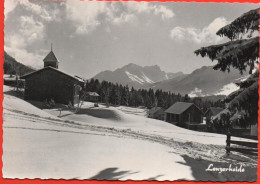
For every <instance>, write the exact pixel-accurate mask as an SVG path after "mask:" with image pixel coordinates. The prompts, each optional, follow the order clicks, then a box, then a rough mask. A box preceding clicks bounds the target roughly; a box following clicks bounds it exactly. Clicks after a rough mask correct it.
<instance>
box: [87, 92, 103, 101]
mask: <svg viewBox="0 0 260 184" xmlns="http://www.w3.org/2000/svg"><path fill="white" fill-rule="evenodd" d="M99 98H100V96H99V94H98V93H96V92H87V93H86V100H87V101H90V102H99Z"/></svg>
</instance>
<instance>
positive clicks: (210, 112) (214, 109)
mask: <svg viewBox="0 0 260 184" xmlns="http://www.w3.org/2000/svg"><path fill="white" fill-rule="evenodd" d="M223 110H224V109H223V108H220V107H210V108H209V109H208V110H207V111H206V112H205V114H204V117H206V120H208V121H210V120H211V119H212V117H213V116H216V115H217V114H218V113H220V112H221V111H223Z"/></svg>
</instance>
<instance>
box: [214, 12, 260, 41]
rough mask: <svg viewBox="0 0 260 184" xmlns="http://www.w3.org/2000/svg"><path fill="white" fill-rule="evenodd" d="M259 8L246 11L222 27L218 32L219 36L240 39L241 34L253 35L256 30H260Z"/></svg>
mask: <svg viewBox="0 0 260 184" xmlns="http://www.w3.org/2000/svg"><path fill="white" fill-rule="evenodd" d="M259 19H260V15H259V8H257V9H254V10H251V11H249V12H247V13H244V14H243V15H242V16H240V17H238V18H237V19H236V20H234V21H233V22H231V24H228V25H226V26H225V27H223V28H221V29H220V30H219V31H218V32H217V33H216V34H217V35H219V36H226V37H228V38H229V39H231V40H234V39H238V38H239V37H240V35H244V34H246V33H249V37H250V36H252V33H253V32H254V31H257V32H258V30H259Z"/></svg>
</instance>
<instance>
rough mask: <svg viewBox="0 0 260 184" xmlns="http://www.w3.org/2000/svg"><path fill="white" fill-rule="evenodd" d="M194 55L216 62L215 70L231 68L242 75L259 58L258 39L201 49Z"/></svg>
mask: <svg viewBox="0 0 260 184" xmlns="http://www.w3.org/2000/svg"><path fill="white" fill-rule="evenodd" d="M194 53H195V54H196V55H201V56H202V57H206V56H207V57H209V58H210V59H211V60H212V61H213V60H217V61H218V63H217V64H216V65H215V66H214V69H215V70H218V69H220V70H221V71H226V70H227V71H229V70H230V66H232V67H234V68H236V69H238V70H239V71H240V72H241V73H243V71H245V70H246V68H247V66H250V67H251V70H252V69H253V67H252V65H253V64H254V61H256V60H257V59H258V58H259V55H258V54H259V37H254V38H251V39H244V40H236V41H229V42H227V43H224V44H219V45H212V46H209V47H202V48H201V49H199V50H196V51H195V52H194Z"/></svg>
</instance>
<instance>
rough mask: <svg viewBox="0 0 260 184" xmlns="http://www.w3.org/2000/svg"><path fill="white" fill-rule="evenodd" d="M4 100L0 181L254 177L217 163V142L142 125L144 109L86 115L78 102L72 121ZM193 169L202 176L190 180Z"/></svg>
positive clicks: (60, 113) (220, 158) (249, 165)
mask: <svg viewBox="0 0 260 184" xmlns="http://www.w3.org/2000/svg"><path fill="white" fill-rule="evenodd" d="M9 92H10V88H9V87H6V86H4V93H5V94H4V102H3V106H4V113H3V118H4V124H3V131H4V135H3V140H4V143H3V152H4V153H3V176H4V177H5V178H45V179H46V178H55V179H58V178H64V179H72V178H75V179H108V180H118V179H119V180H127V179H131V180H154V179H155V180H180V179H182V180H183V179H185V180H203V179H207V178H209V179H211V180H225V179H228V180H229V179H231V180H232V179H236V178H238V177H240V178H241V173H240V175H237V176H236V175H232V177H231V175H230V177H228V176H226V177H223V176H221V175H219V174H218V173H217V174H215V175H214V174H212V173H207V172H205V169H206V168H207V167H208V166H207V165H208V164H209V163H215V164H222V165H223V166H226V167H228V166H229V163H233V164H241V163H242V164H243V165H244V167H246V172H247V173H245V174H244V178H243V180H246V181H248V179H247V178H253V177H255V175H256V165H257V158H252V157H247V156H244V155H238V154H232V155H231V156H230V157H226V156H225V139H226V137H225V136H224V135H219V134H213V133H203V132H196V131H191V130H186V129H183V128H180V127H177V126H175V125H172V124H168V123H166V122H163V121H159V120H154V119H148V118H146V117H145V114H146V109H141V108H131V107H105V106H103V105H99V107H94V106H93V104H92V103H89V102H86V103H84V105H83V106H82V110H80V111H79V112H78V113H76V114H75V113H74V112H72V111H69V110H61V109H45V110H41V109H39V108H37V107H35V106H33V105H31V104H30V103H28V102H25V101H24V100H22V99H19V98H17V97H14V96H12V95H10V94H11V93H9ZM236 139H239V138H236ZM196 163H200V164H196ZM198 165H200V167H198ZM202 166H203V167H202ZM201 167H202V168H201ZM198 168H201V169H202V171H201V173H202V175H198V174H196V172H197V171H198V170H199V169H198ZM252 171H253V172H252ZM242 175H243V174H242Z"/></svg>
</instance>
